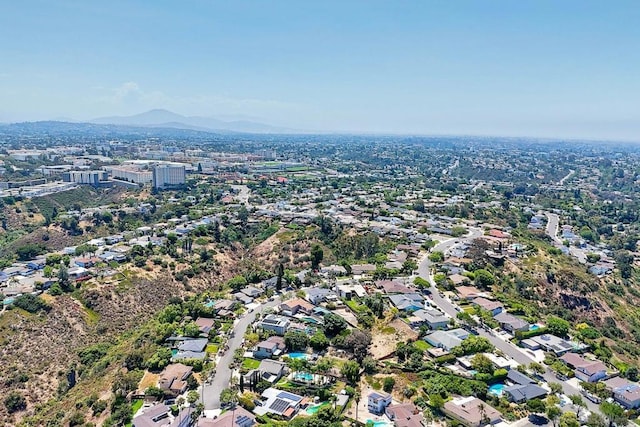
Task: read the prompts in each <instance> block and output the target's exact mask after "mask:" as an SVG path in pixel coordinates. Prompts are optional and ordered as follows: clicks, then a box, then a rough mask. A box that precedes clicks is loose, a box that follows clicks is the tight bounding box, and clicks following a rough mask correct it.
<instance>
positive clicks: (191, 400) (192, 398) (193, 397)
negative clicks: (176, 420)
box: [187, 390, 200, 405]
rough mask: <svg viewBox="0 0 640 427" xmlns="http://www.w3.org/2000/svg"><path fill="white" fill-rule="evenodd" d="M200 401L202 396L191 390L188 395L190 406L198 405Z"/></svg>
mask: <svg viewBox="0 0 640 427" xmlns="http://www.w3.org/2000/svg"><path fill="white" fill-rule="evenodd" d="M198 399H200V394H199V393H198V392H197V391H195V390H191V391H189V392H188V393H187V402H189V404H190V405H193V404H194V403H196V402H197V401H198Z"/></svg>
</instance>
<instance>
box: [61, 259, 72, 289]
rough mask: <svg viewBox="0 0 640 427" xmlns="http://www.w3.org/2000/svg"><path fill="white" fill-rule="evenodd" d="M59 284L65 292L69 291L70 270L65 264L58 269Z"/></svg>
mask: <svg viewBox="0 0 640 427" xmlns="http://www.w3.org/2000/svg"><path fill="white" fill-rule="evenodd" d="M58 284H59V285H60V287H61V288H62V290H63V291H67V290H69V288H70V285H71V284H70V281H69V270H68V269H67V267H66V266H65V265H64V264H63V265H61V266H60V268H59V269H58Z"/></svg>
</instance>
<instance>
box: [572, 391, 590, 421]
mask: <svg viewBox="0 0 640 427" xmlns="http://www.w3.org/2000/svg"><path fill="white" fill-rule="evenodd" d="M569 399H571V403H573V404H574V405H575V406H576V408H578V412H577V413H576V416H577V417H580V411H582V410H583V409H586V408H587V404H586V402H585V401H584V399H583V398H582V396H580V395H579V394H572V395H570V396H569Z"/></svg>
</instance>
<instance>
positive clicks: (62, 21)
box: [0, 0, 640, 141]
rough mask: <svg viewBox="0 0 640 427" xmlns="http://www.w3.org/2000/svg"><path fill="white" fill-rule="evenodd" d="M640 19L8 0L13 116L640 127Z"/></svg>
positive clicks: (371, 127)
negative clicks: (166, 114)
mask: <svg viewBox="0 0 640 427" xmlns="http://www.w3.org/2000/svg"><path fill="white" fill-rule="evenodd" d="M638 22H640V4H638V2H637V1H624V0H617V1H614V2H608V1H605V0H602V1H589V0H565V1H562V0H548V1H546V0H508V1H507V0H505V1H501V0H469V1H463V0H460V1H457V0H441V1H431V0H416V1H410V0H405V1H403V0H389V1H376V0H367V1H364V0H363V1H348V0H341V1H327V0H323V1H313V2H312V1H306V0H303V1H301V0H292V1H277V0H274V1H264V0H256V1H238V0H234V1H231V0H229V1H214V0H179V1H178V0H174V1H167V0H147V1H141V0H137V1H136V0H126V1H125V0H110V1H91V0H78V1H70V0H57V1H55V2H52V1H48V0H41V1H36V0H21V1H9V0H6V1H2V4H1V5H0V120H1V121H13V120H33V119H50V118H60V117H70V118H74V119H90V118H94V117H99V116H105V115H127V114H134V113H139V112H142V111H146V110H148V109H152V108H166V109H170V110H172V111H175V112H177V113H180V114H185V115H212V116H217V117H223V118H237V117H251V118H255V119H258V120H261V121H264V122H268V123H271V124H275V125H281V126H287V127H291V128H299V129H309V130H330V131H363V132H390V133H419V134H467V135H469V134H482V135H514V136H518V135H528V136H548V137H588V138H609V139H632V140H637V141H640V49H639V46H640V25H638Z"/></svg>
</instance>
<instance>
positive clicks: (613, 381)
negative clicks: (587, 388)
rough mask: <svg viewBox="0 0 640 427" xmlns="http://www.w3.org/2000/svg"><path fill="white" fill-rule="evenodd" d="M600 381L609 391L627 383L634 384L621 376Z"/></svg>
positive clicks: (611, 391)
mask: <svg viewBox="0 0 640 427" xmlns="http://www.w3.org/2000/svg"><path fill="white" fill-rule="evenodd" d="M602 383H603V384H604V386H605V389H606V390H607V391H609V392H610V393H613V391H614V390H615V389H617V388H620V387H626V386H628V385H633V384H634V383H632V382H631V381H629V380H628V379H626V378H622V377H618V376H615V377H611V378H608V379H606V380H604V381H602Z"/></svg>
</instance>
